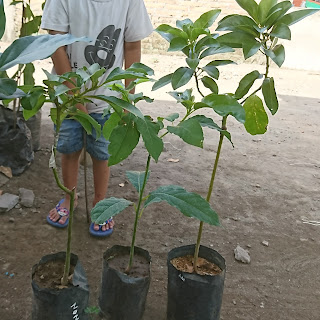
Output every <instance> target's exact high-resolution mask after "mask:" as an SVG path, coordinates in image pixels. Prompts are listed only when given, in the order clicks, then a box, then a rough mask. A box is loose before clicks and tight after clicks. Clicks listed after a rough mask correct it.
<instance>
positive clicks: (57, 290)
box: [21, 64, 146, 320]
mask: <svg viewBox="0 0 320 320" xmlns="http://www.w3.org/2000/svg"><path fill="white" fill-rule="evenodd" d="M105 72H106V70H105V69H104V68H100V67H99V65H98V64H94V65H92V66H90V67H88V68H86V67H84V68H81V69H78V70H77V71H75V72H67V73H65V74H63V75H53V74H50V73H48V72H46V71H45V73H46V75H47V78H48V79H47V80H44V86H34V87H32V88H29V87H28V88H26V87H23V89H24V90H25V91H26V92H25V93H26V96H24V97H23V98H22V99H21V104H22V107H23V108H24V116H25V118H26V119H28V118H29V117H31V116H33V115H34V114H35V113H37V112H38V110H39V109H40V108H41V107H42V105H43V104H44V103H46V102H51V103H53V107H52V108H51V110H50V118H51V120H52V121H53V123H54V124H55V134H54V144H53V148H52V155H51V158H50V163H49V166H50V168H51V169H52V171H53V174H54V178H55V180H56V183H57V185H58V186H59V188H60V189H61V190H63V191H64V192H65V193H67V194H68V195H69V196H70V210H69V213H68V218H67V225H68V236H67V246H66V252H59V253H56V254H51V255H47V256H45V257H43V258H42V259H41V260H40V262H39V263H38V264H37V265H35V266H34V267H33V272H32V288H33V294H34V299H33V313H32V317H33V319H44V318H48V315H47V314H50V315H51V318H50V319H59V320H63V319H69V318H70V317H72V316H74V315H77V316H78V317H79V318H81V319H86V318H87V314H86V313H85V309H86V307H87V303H88V298H89V290H88V283H87V279H86V276H85V273H84V270H83V268H82V266H81V265H80V263H79V261H78V257H77V256H76V255H73V254H71V240H72V223H73V212H74V199H75V189H73V190H70V189H68V188H66V187H65V186H64V185H63V184H62V182H61V181H60V179H59V175H58V172H57V168H56V160H55V155H56V143H57V140H58V135H59V131H60V127H61V123H62V121H63V119H65V118H66V117H68V118H71V119H75V120H76V121H78V122H79V123H80V124H81V125H82V126H83V128H84V129H85V130H86V132H87V133H88V134H94V135H95V137H96V138H99V136H100V134H101V127H100V125H99V124H98V123H97V122H96V121H95V120H94V119H93V118H92V117H90V115H88V114H86V113H84V112H82V111H80V110H78V109H77V108H76V107H75V105H76V104H78V103H80V104H85V103H87V102H91V101H92V100H91V99H93V98H95V99H100V100H104V101H105V102H107V103H109V105H110V106H111V107H112V108H113V109H114V110H116V112H122V109H124V110H126V111H129V112H130V114H137V115H138V116H141V117H142V114H141V113H140V111H139V110H138V109H136V108H135V107H134V106H132V105H131V104H129V103H127V102H126V101H123V100H121V99H119V98H117V97H114V96H104V95H99V96H96V95H94V94H93V92H94V91H96V90H97V89H98V88H100V87H102V86H105V85H107V84H109V83H110V82H114V81H118V80H122V79H125V78H131V77H134V78H138V79H140V81H142V80H143V79H144V78H146V76H145V74H142V73H139V72H136V71H135V69H134V68H131V69H130V68H129V69H127V70H126V71H123V70H121V69H119V68H117V69H114V70H113V71H112V72H111V73H110V74H109V75H108V76H106V78H105V79H104V80H103V79H101V76H103V75H104V74H105ZM68 82H69V83H72V89H70V88H69V87H68V86H67V84H68ZM92 128H93V129H94V130H92ZM48 319H49V318H48Z"/></svg>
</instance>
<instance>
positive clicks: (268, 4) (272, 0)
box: [258, 0, 277, 22]
mask: <svg viewBox="0 0 320 320" xmlns="http://www.w3.org/2000/svg"><path fill="white" fill-rule="evenodd" d="M276 4H277V0H261V1H260V3H259V5H258V17H259V21H260V22H261V21H264V20H265V18H266V17H267V16H268V13H269V11H270V9H271V8H272V7H274V6H275V5H276Z"/></svg>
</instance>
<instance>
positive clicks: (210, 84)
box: [201, 76, 219, 94]
mask: <svg viewBox="0 0 320 320" xmlns="http://www.w3.org/2000/svg"><path fill="white" fill-rule="evenodd" d="M201 81H202V83H203V85H204V86H205V87H206V88H208V89H210V90H211V92H213V93H215V94H218V92H219V88H218V85H217V83H216V82H215V81H214V80H213V79H212V78H209V77H207V76H204V77H203V78H201Z"/></svg>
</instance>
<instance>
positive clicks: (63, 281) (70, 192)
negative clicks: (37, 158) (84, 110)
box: [52, 101, 76, 286]
mask: <svg viewBox="0 0 320 320" xmlns="http://www.w3.org/2000/svg"><path fill="white" fill-rule="evenodd" d="M55 105H56V108H57V123H56V131H55V133H54V145H53V154H54V158H55V157H56V146H57V140H58V134H59V130H60V126H61V106H60V105H59V103H58V101H55ZM52 171H53V175H54V178H55V180H56V183H57V186H58V187H59V188H60V189H61V190H62V191H64V192H65V193H67V194H68V195H69V196H70V208H69V223H68V239H67V250H66V258H65V263H64V271H63V276H62V279H61V285H62V286H67V285H68V278H69V273H70V260H71V239H72V236H71V235H72V222H73V211H74V199H75V192H76V189H75V188H73V189H72V190H70V189H68V188H66V187H65V186H64V185H63V184H62V183H61V181H60V179H59V175H58V172H57V169H56V168H55V167H53V168H52Z"/></svg>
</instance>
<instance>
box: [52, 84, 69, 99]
mask: <svg viewBox="0 0 320 320" xmlns="http://www.w3.org/2000/svg"><path fill="white" fill-rule="evenodd" d="M68 91H70V88H69V87H67V86H66V85H65V84H60V85H58V86H56V87H55V88H54V95H55V97H59V96H60V95H62V94H64V93H66V92H68Z"/></svg>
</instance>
